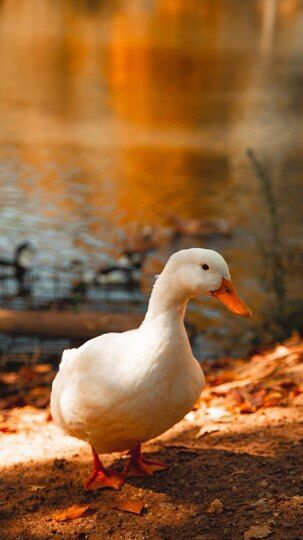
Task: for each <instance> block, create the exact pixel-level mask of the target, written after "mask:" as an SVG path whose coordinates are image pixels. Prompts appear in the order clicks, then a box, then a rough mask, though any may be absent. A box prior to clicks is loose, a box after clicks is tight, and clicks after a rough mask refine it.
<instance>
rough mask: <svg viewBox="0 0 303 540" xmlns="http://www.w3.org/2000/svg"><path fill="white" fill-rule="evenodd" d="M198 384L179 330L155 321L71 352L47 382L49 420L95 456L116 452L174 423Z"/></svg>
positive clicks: (174, 325) (162, 319) (178, 324)
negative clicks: (49, 385) (51, 382)
mask: <svg viewBox="0 0 303 540" xmlns="http://www.w3.org/2000/svg"><path fill="white" fill-rule="evenodd" d="M203 385H204V376H203V372H202V370H201V368H200V366H199V364H198V362H197V361H196V360H195V359H194V357H193V355H192V352H191V348H190V345H189V342H188V338H187V334H186V331H185V329H184V326H183V324H182V323H181V322H180V321H178V320H175V321H174V322H173V321H168V320H167V318H166V317H165V316H162V317H159V318H157V319H156V320H152V321H147V322H146V323H144V324H142V326H140V328H138V329H137V330H131V331H129V332H124V333H122V334H105V335H103V336H100V337H97V338H95V339H92V340H90V341H88V342H87V343H85V344H84V345H82V347H80V348H79V349H77V350H74V351H71V352H70V354H69V355H68V356H67V357H66V358H65V359H64V361H63V365H62V367H61V369H60V371H59V373H58V375H57V377H56V379H55V381H54V385H53V391H52V404H51V405H52V415H53V418H54V420H55V421H56V422H57V423H58V424H59V425H60V426H61V427H62V428H63V429H64V431H66V432H67V433H68V434H70V435H74V436H75V437H78V438H80V439H84V440H86V441H88V442H89V443H90V444H91V445H92V446H93V447H94V448H95V449H96V450H97V451H98V453H104V452H114V451H122V450H127V449H129V448H133V447H134V446H136V445H137V444H139V443H141V442H144V441H146V440H148V439H151V438H153V437H156V436H157V435H160V434H161V433H163V432H164V431H166V430H167V429H168V428H170V427H171V426H173V425H174V424H175V423H176V422H178V421H179V420H181V419H182V418H183V417H184V415H185V414H186V413H187V412H188V411H190V410H191V408H192V406H193V405H194V403H195V401H196V400H197V399H198V397H199V395H200V392H201V390H202V388H203Z"/></svg>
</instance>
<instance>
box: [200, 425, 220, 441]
mask: <svg viewBox="0 0 303 540" xmlns="http://www.w3.org/2000/svg"><path fill="white" fill-rule="evenodd" d="M215 431H220V427H218V426H203V427H201V429H199V431H198V433H197V435H196V438H197V439H198V438H199V437H202V436H203V435H207V434H208V433H214V432H215Z"/></svg>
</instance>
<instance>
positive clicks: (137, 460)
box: [123, 445, 169, 476]
mask: <svg viewBox="0 0 303 540" xmlns="http://www.w3.org/2000/svg"><path fill="white" fill-rule="evenodd" d="M168 468H169V465H167V464H166V463H163V462H162V461H153V460H151V459H147V458H146V457H143V456H142V454H141V445H139V446H136V447H135V448H134V449H133V450H131V455H130V459H129V461H128V463H127V464H126V466H125V468H124V471H123V474H124V476H126V475H129V476H152V475H153V474H154V472H157V471H164V470H165V469H168Z"/></svg>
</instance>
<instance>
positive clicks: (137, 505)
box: [113, 499, 144, 515]
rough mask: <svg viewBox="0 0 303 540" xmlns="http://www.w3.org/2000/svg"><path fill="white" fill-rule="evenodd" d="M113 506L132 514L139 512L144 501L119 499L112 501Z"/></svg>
mask: <svg viewBox="0 0 303 540" xmlns="http://www.w3.org/2000/svg"><path fill="white" fill-rule="evenodd" d="M113 508H115V509H116V510H122V512H131V513H132V514H138V515H139V514H141V512H142V510H143V508H144V503H143V502H142V501H140V500H139V499H129V500H121V501H117V502H116V503H114V505H113Z"/></svg>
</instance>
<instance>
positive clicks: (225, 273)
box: [164, 248, 252, 317]
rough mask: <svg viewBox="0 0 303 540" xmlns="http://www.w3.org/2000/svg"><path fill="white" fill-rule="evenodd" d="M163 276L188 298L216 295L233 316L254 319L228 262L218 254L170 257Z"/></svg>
mask: <svg viewBox="0 0 303 540" xmlns="http://www.w3.org/2000/svg"><path fill="white" fill-rule="evenodd" d="M164 273H165V274H166V275H167V277H170V279H171V282H172V283H174V286H175V288H178V289H180V288H182V289H183V291H184V292H185V294H186V295H187V296H188V297H189V298H192V297H195V296H200V295H204V296H214V297H215V298H218V299H219V300H220V301H221V302H222V303H223V304H224V305H225V306H226V307H227V308H228V309H230V311H232V312H233V313H236V314H237V315H242V317H251V314H252V313H251V310H250V309H249V307H248V306H247V305H246V304H245V303H244V302H243V301H242V300H241V298H240V297H239V296H238V295H237V294H236V292H235V289H234V286H233V283H232V281H231V277H230V272H229V268H228V265H227V263H226V261H225V260H224V259H223V257H222V255H220V254H219V253H217V252H216V251H213V250H211V249H201V248H192V249H184V250H182V251H178V252H177V253H174V255H172V256H171V257H170V259H169V261H168V263H167V265H166V267H165V269H164Z"/></svg>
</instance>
